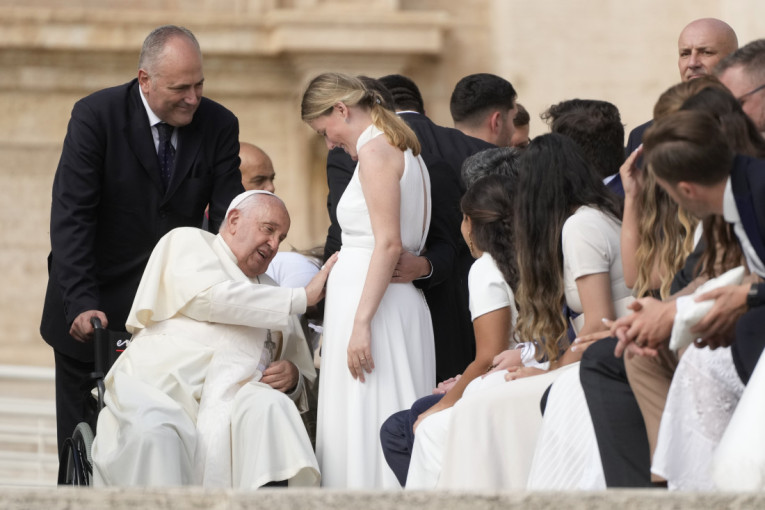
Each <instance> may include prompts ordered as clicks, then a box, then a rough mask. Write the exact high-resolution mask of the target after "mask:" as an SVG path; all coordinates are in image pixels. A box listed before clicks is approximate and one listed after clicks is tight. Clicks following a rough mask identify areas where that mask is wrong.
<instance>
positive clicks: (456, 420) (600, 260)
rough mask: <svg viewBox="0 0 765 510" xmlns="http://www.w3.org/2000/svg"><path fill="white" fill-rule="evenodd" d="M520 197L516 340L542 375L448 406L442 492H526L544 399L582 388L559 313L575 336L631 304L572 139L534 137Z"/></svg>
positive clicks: (521, 375) (520, 373) (526, 371)
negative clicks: (530, 346)
mask: <svg viewBox="0 0 765 510" xmlns="http://www.w3.org/2000/svg"><path fill="white" fill-rule="evenodd" d="M518 189H520V190H523V193H519V195H518V198H517V200H516V207H515V218H516V229H515V234H516V253H517V254H518V270H519V275H520V285H519V287H518V292H517V294H516V296H517V298H518V302H519V308H520V311H519V316H518V324H517V328H516V329H517V336H518V338H519V339H521V340H530V339H539V340H540V341H539V352H538V357H542V356H545V357H546V360H547V365H548V366H547V367H544V369H543V368H539V367H529V366H523V367H519V368H517V369H516V368H510V370H509V372H507V374H506V375H505V378H506V379H508V380H509V381H510V382H508V383H499V384H496V385H495V386H493V387H490V388H486V389H484V390H481V391H479V392H474V393H471V394H470V395H469V396H468V397H466V398H463V399H462V401H460V403H458V404H457V405H456V406H455V408H454V411H453V416H452V420H451V424H450V430H449V438H448V440H447V443H446V449H445V451H444V461H443V470H442V472H441V474H440V478H439V481H438V486H439V487H445V488H459V489H462V488H468V487H471V488H473V489H475V488H479V489H513V488H518V489H525V488H526V481H527V477H528V474H529V468H530V466H531V460H532V456H533V453H534V447H535V444H536V439H537V434H538V433H539V428H540V425H541V415H540V413H539V401H540V398H541V397H542V394H543V392H544V391H545V389H546V388H547V387H548V386H549V385H550V384H551V383H552V382H555V381H556V379H557V380H558V381H560V380H561V379H560V378H564V377H565V378H567V380H566V383H565V384H564V385H563V386H564V387H565V386H567V385H570V386H576V385H578V384H579V382H578V381H579V379H578V364H577V362H578V361H579V358H580V357H581V353H582V352H583V347H582V346H579V347H577V348H576V350H574V349H572V348H571V347H569V346H568V340H567V335H566V330H567V326H568V321H567V317H566V316H565V315H564V313H563V311H562V310H563V305H564V304H567V305H568V307H569V308H570V309H572V310H573V311H574V312H575V313H580V314H581V315H579V316H577V318H576V320H575V322H576V324H577V326H578V332H579V334H580V335H581V334H587V333H592V332H597V331H599V330H602V329H604V328H605V326H604V325H603V323H602V319H603V318H608V319H614V318H615V317H617V316H618V315H620V314H622V313H624V312H625V311H626V305H627V304H628V303H629V302H630V301H631V299H632V297H631V293H630V291H629V289H628V288H627V287H626V286H625V285H624V278H623V275H622V267H621V256H620V255H621V254H620V249H619V237H620V228H621V221H620V219H619V218H620V207H619V203H618V201H617V200H616V198H615V197H614V196H613V195H612V194H611V193H609V192H608V191H607V190H606V188H605V185H604V184H603V182H602V181H601V180H600V179H599V177H598V176H597V175H596V174H595V172H594V170H593V169H591V168H590V166H589V165H588V164H587V163H586V161H585V159H584V157H583V156H582V154H581V150H580V149H579V147H578V146H577V145H576V144H575V143H574V142H573V141H572V140H571V139H569V138H567V137H565V136H562V135H557V134H548V135H543V136H540V137H537V138H535V139H534V140H533V141H532V142H531V144H530V145H529V147H528V149H526V152H525V153H524V155H523V157H522V159H521V165H520V175H519V182H518ZM528 376H533V377H528ZM487 379H489V378H487ZM495 379H496V378H495ZM556 385H557V384H556ZM580 390H581V388H580ZM580 392H581V391H580ZM586 418H588V419H589V416H587V417H586ZM573 426H575V425H573ZM591 428H592V426H591V424H590V429H591ZM589 433H590V434H594V432H592V430H590V431H589Z"/></svg>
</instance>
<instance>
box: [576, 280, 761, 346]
mask: <svg viewBox="0 0 765 510" xmlns="http://www.w3.org/2000/svg"><path fill="white" fill-rule="evenodd" d="M749 286H750V284H749V283H746V284H742V285H728V286H725V287H720V288H717V289H714V290H711V291H709V292H705V293H704V294H702V295H700V296H698V297H696V298H695V299H694V301H696V302H699V301H707V300H714V301H715V303H714V305H713V306H712V309H711V310H710V311H709V313H707V314H706V315H705V316H704V318H702V319H701V320H700V321H699V322H698V323H697V324H696V325H695V326H694V327H693V328H691V333H694V334H695V335H697V336H698V340H696V342H695V343H696V346H698V347H703V346H709V347H710V348H711V349H716V348H717V347H727V346H729V345H730V344H731V343H732V342H733V339H734V333H735V326H736V321H737V320H738V319H739V317H741V315H743V314H744V312H746V296H747V293H748V291H749ZM629 308H630V309H631V310H632V313H631V314H629V315H627V316H625V317H622V318H620V319H617V320H615V321H607V320H604V323H605V324H606V326H608V327H609V330H608V332H607V333H606V334H605V335H604V334H603V333H594V334H593V335H587V336H585V337H582V338H579V339H577V340H576V341H575V345H576V344H580V343H587V342H590V343H591V342H592V341H593V340H597V339H599V338H603V337H604V336H613V337H616V338H617V340H618V342H617V344H616V348H615V349H614V355H615V356H617V357H621V356H622V355H623V354H624V353H625V352H626V353H627V355H628V356H633V355H636V356H656V355H657V354H658V349H659V348H660V347H661V346H662V345H664V344H666V343H667V342H668V341H669V337H670V335H671V334H672V326H673V324H674V320H675V315H676V313H677V307H676V303H675V301H674V300H670V301H660V300H658V299H655V298H651V297H645V298H640V299H637V300H635V301H634V302H633V303H631V304H630V305H629Z"/></svg>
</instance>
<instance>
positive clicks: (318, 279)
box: [305, 252, 338, 306]
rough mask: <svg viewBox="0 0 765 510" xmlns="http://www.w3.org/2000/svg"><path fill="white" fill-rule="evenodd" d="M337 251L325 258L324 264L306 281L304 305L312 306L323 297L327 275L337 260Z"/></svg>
mask: <svg viewBox="0 0 765 510" xmlns="http://www.w3.org/2000/svg"><path fill="white" fill-rule="evenodd" d="M337 253H338V252H335V253H333V254H332V256H331V257H329V258H328V259H327V261H326V262H325V263H324V265H323V266H321V269H320V270H319V272H318V273H316V275H315V276H314V277H313V278H311V281H310V282H308V285H306V286H305V296H306V306H313V305H315V304H316V303H318V302H319V301H321V300H322V298H323V297H324V290H325V286H326V284H327V278H328V277H329V273H330V271H332V266H334V265H335V262H337Z"/></svg>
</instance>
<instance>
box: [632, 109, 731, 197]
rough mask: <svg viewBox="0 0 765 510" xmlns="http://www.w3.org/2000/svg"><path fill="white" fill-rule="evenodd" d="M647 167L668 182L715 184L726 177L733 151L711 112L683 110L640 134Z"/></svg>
mask: <svg viewBox="0 0 765 510" xmlns="http://www.w3.org/2000/svg"><path fill="white" fill-rule="evenodd" d="M643 150H644V154H643V157H644V158H645V162H646V167H647V168H648V169H649V171H651V172H653V173H654V175H656V177H657V178H660V179H662V180H664V181H666V182H668V183H670V184H677V183H678V182H682V181H685V182H691V183H697V184H702V185H713V184H717V183H719V182H721V181H723V180H724V179H726V178H727V177H728V175H729V174H730V169H731V164H732V161H733V151H732V150H731V148H730V146H729V145H728V142H727V141H726V140H725V137H724V135H723V132H722V129H721V127H720V123H719V122H718V121H717V119H715V117H714V115H712V114H711V113H709V112H705V111H699V110H683V111H678V112H675V113H672V114H670V115H667V116H665V117H663V118H661V119H659V120H658V121H656V122H655V123H654V125H653V126H651V127H650V128H648V129H647V130H646V132H645V135H644V136H643Z"/></svg>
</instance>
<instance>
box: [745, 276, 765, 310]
mask: <svg viewBox="0 0 765 510" xmlns="http://www.w3.org/2000/svg"><path fill="white" fill-rule="evenodd" d="M763 285H765V284H762V283H753V284H752V285H751V286H750V287H749V293H748V294H747V295H746V307H747V308H748V309H750V310H751V309H752V308H753V307H755V306H760V305H762V304H763V303H765V296H763V295H761V294H765V293H763V292H760V288H761V287H763Z"/></svg>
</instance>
